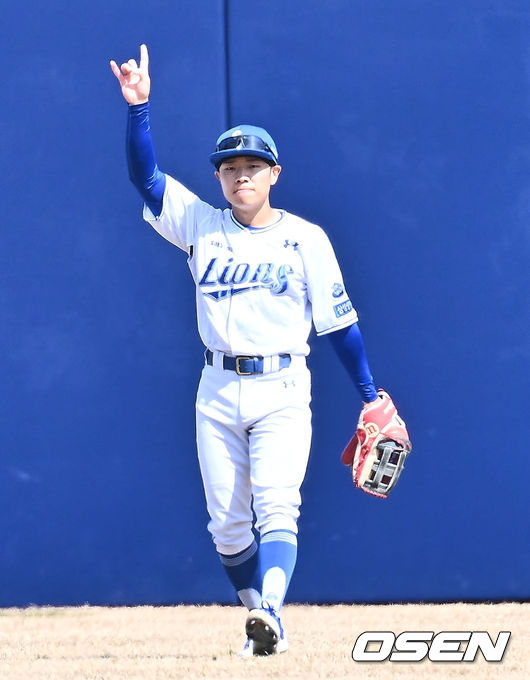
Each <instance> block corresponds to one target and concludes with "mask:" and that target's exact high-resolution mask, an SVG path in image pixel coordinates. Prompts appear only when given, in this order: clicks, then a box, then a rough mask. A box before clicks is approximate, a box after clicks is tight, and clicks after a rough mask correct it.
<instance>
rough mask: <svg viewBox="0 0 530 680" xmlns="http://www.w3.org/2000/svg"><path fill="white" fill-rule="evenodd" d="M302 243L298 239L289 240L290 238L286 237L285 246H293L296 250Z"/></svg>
mask: <svg viewBox="0 0 530 680" xmlns="http://www.w3.org/2000/svg"><path fill="white" fill-rule="evenodd" d="M299 245H300V244H299V243H298V242H297V241H289V239H287V238H286V239H285V243H284V244H283V247H284V248H288V247H289V246H292V248H293V250H296V249H297V248H298V246H299Z"/></svg>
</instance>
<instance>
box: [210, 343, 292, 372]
mask: <svg viewBox="0 0 530 680" xmlns="http://www.w3.org/2000/svg"><path fill="white" fill-rule="evenodd" d="M204 356H205V357H206V363H207V364H208V366H213V352H212V351H211V350H209V349H207V350H206V352H205V353H204ZM279 357H280V362H279V368H278V370H280V369H282V368H287V366H289V365H290V364H291V355H290V354H280V355H279ZM223 368H224V370H225V371H235V372H236V373H237V374H238V375H257V374H259V373H263V357H260V356H257V357H249V356H238V357H231V356H228V354H223Z"/></svg>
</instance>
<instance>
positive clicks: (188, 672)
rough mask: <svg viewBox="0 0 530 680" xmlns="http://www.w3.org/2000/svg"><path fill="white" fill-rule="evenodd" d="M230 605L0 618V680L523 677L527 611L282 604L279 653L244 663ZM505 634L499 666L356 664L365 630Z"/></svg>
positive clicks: (236, 611)
mask: <svg viewBox="0 0 530 680" xmlns="http://www.w3.org/2000/svg"><path fill="white" fill-rule="evenodd" d="M245 618H246V616H245V610H243V609H242V608H238V607H218V606H207V607H204V606H176V607H130V608H127V607H119V608H105V607H89V606H86V607H79V608H73V607H72V608H48V607H45V608H37V607H33V608H28V609H3V610H0V679H1V680H176V679H177V678H179V679H180V678H185V679H186V680H194V679H195V678H210V679H212V680H213V679H214V678H234V680H239V679H244V680H250V679H251V678H256V679H259V680H261V679H266V678H282V680H290V679H291V678H306V679H309V678H334V680H342V679H346V678H348V679H351V678H359V679H360V678H362V679H363V680H364V679H367V680H371V679H374V680H385V679H386V678H391V677H392V678H407V679H408V678H439V679H446V678H447V680H451V679H452V678H465V679H467V678H477V679H478V678H480V679H481V680H482V679H489V678H503V679H504V678H508V679H510V680H515V679H518V680H519V679H520V680H523V679H525V680H526V679H527V678H530V604H528V603H524V604H521V603H501V604H443V605H427V604H415V605H366V606H364V605H334V606H316V605H306V606H304V605H287V606H285V607H284V610H283V617H282V618H283V622H284V625H285V628H286V631H287V636H288V639H289V650H288V651H287V652H286V653H285V654H281V655H277V656H273V657H265V658H251V659H242V658H240V657H239V655H238V652H239V651H240V650H241V649H242V646H243V644H244V641H245V636H244V621H245ZM369 630H371V631H392V632H394V633H395V634H396V635H397V634H399V633H400V632H402V631H412V630H416V631H421V630H425V631H434V632H436V633H437V632H441V631H451V630H457V631H467V630H469V631H472V630H479V631H487V632H488V633H489V635H490V637H491V638H492V639H493V641H495V640H496V639H497V634H498V633H499V632H500V631H511V638H510V642H509V645H508V648H507V650H506V653H505V655H504V658H503V660H502V661H501V662H498V663H487V662H486V661H485V660H484V658H483V656H482V653H481V652H480V651H479V652H478V654H477V659H476V660H475V661H474V662H467V663H455V662H432V661H429V660H428V659H427V660H425V661H422V662H420V663H415V664H414V663H409V662H399V663H398V662H390V661H386V662H383V663H371V662H370V663H367V662H364V663H359V662H355V661H353V660H352V656H351V652H352V648H353V645H354V643H355V640H356V639H357V637H358V636H359V635H360V633H362V632H364V631H369Z"/></svg>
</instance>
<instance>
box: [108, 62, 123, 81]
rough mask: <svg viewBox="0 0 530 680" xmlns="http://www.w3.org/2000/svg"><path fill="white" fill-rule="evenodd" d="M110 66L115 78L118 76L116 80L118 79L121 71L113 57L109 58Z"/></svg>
mask: <svg viewBox="0 0 530 680" xmlns="http://www.w3.org/2000/svg"><path fill="white" fill-rule="evenodd" d="M110 67H111V69H112V73H114V75H115V76H116V78H118V80H119V79H120V77H121V71H120V69H119V66H118V64H117V63H116V62H115V61H114V59H111V60H110Z"/></svg>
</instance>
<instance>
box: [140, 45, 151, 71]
mask: <svg viewBox="0 0 530 680" xmlns="http://www.w3.org/2000/svg"><path fill="white" fill-rule="evenodd" d="M148 67H149V52H148V51H147V45H144V44H142V45H140V69H141V70H142V71H147V69H148Z"/></svg>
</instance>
